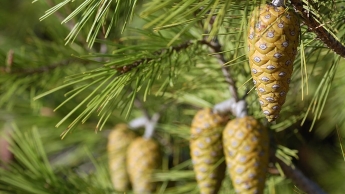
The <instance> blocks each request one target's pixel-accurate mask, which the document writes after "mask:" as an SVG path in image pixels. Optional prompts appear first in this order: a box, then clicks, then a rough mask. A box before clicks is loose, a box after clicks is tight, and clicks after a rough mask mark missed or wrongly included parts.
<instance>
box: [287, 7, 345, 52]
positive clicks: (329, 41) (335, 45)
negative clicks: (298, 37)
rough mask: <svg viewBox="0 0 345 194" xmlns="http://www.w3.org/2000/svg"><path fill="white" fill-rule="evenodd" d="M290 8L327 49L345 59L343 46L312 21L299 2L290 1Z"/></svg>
mask: <svg viewBox="0 0 345 194" xmlns="http://www.w3.org/2000/svg"><path fill="white" fill-rule="evenodd" d="M291 4H292V6H293V7H294V8H295V10H296V11H297V12H298V13H299V14H300V15H301V16H302V18H303V21H304V23H305V24H306V25H307V26H308V28H309V29H310V30H311V31H313V32H314V33H315V34H316V35H317V37H318V38H319V39H320V40H322V42H323V43H324V44H326V45H327V46H328V48H330V49H332V50H333V51H334V52H335V53H337V54H338V55H340V56H342V57H343V58H345V46H344V45H343V44H342V43H340V42H339V41H338V40H337V39H336V38H335V37H334V36H333V35H332V34H331V33H329V32H328V31H327V30H326V28H325V27H324V26H323V25H322V24H320V23H319V22H318V21H317V20H315V19H314V16H313V14H310V13H309V12H308V10H306V9H304V8H303V3H302V1H301V0H291Z"/></svg>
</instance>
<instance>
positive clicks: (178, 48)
mask: <svg viewBox="0 0 345 194" xmlns="http://www.w3.org/2000/svg"><path fill="white" fill-rule="evenodd" d="M191 45H193V43H192V42H191V41H186V42H184V43H182V44H179V45H177V46H172V47H170V48H164V49H160V50H158V51H156V52H154V53H153V54H154V55H158V56H159V55H161V54H162V53H164V52H169V51H170V52H171V51H175V52H179V51H181V50H183V49H186V48H188V47H189V46H191ZM154 59H157V58H152V57H144V58H141V59H139V60H137V61H134V62H133V63H130V64H127V65H124V66H122V67H117V68H116V70H117V71H119V72H120V73H121V74H124V73H127V72H128V71H130V70H132V69H134V68H136V67H138V66H139V65H141V64H143V63H147V62H150V61H152V60H154ZM158 59H160V58H158Z"/></svg>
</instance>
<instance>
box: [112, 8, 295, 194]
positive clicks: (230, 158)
mask: <svg viewBox="0 0 345 194" xmlns="http://www.w3.org/2000/svg"><path fill="white" fill-rule="evenodd" d="M299 33H300V27H299V23H298V18H297V17H296V16H295V15H294V13H292V12H291V11H289V10H287V9H286V8H285V7H283V6H274V5H270V4H266V5H261V6H259V7H258V8H256V9H255V10H254V11H253V14H252V15H251V20H250V22H249V30H248V36H247V37H248V39H247V43H248V57H249V65H250V67H251V74H252V77H253V82H254V85H255V87H256V90H257V93H258V95H259V102H260V104H261V108H262V112H263V114H264V115H265V116H266V118H267V119H268V121H270V122H271V121H274V120H275V119H277V118H278V115H279V112H280V110H281V107H282V105H283V104H284V102H285V97H286V94H287V92H288V90H289V83H290V79H291V75H292V70H293V69H292V68H293V61H294V58H295V56H296V54H297V46H298V43H299ZM226 122H227V120H226V119H224V118H223V117H222V116H220V115H217V114H215V113H213V112H212V110H211V109H203V110H200V111H199V112H198V113H197V114H196V115H195V117H194V119H193V122H192V127H191V139H190V150H191V157H192V162H193V166H194V171H195V175H196V180H197V183H198V187H199V190H200V193H201V194H216V193H218V191H219V189H220V187H221V182H222V180H223V178H224V176H225V169H228V172H229V175H230V177H231V179H232V184H233V186H234V188H235V191H236V192H237V193H253V194H254V193H255V194H260V193H263V190H264V187H265V176H266V171H267V165H268V158H269V153H268V149H269V138H268V132H267V129H266V128H265V127H264V126H263V125H262V124H261V123H260V122H259V121H258V120H256V119H255V118H254V117H251V116H245V117H243V118H235V119H233V120H230V121H229V122H227V124H226ZM108 151H109V165H110V171H111V174H112V179H113V185H114V187H115V189H116V190H117V191H125V190H127V189H128V187H129V185H130V183H132V187H133V190H134V192H135V193H140V194H145V193H152V192H153V191H154V189H155V185H154V184H153V183H152V182H151V181H150V176H151V173H152V171H153V169H156V168H157V167H158V166H159V161H160V154H159V147H158V145H157V143H156V142H155V141H153V140H151V139H144V138H142V137H136V135H135V134H134V133H133V132H132V131H130V130H128V128H127V126H126V125H123V124H122V125H117V126H116V130H114V131H113V132H111V134H110V136H109V143H108ZM224 157H225V162H224V161H223V162H222V159H223V158H224ZM138 161H140V162H138Z"/></svg>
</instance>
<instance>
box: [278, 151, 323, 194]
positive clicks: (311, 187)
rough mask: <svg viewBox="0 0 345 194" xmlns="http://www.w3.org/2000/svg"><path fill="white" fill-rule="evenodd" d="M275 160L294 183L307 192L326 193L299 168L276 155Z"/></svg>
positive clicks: (312, 193)
mask: <svg viewBox="0 0 345 194" xmlns="http://www.w3.org/2000/svg"><path fill="white" fill-rule="evenodd" d="M274 160H275V161H276V162H277V163H278V164H279V165H280V167H281V169H282V170H283V172H284V174H285V175H286V176H287V177H288V178H290V179H291V180H292V181H293V182H294V184H295V185H296V186H297V187H298V188H299V189H301V190H302V191H304V192H305V193H307V194H326V192H324V191H323V190H322V189H321V188H320V187H319V186H318V185H317V184H316V183H315V182H313V181H312V180H310V179H309V178H308V177H306V176H305V175H304V174H303V173H302V172H301V171H300V170H299V169H298V168H296V167H294V166H289V165H287V164H285V163H284V162H283V161H281V160H280V159H279V158H277V157H274Z"/></svg>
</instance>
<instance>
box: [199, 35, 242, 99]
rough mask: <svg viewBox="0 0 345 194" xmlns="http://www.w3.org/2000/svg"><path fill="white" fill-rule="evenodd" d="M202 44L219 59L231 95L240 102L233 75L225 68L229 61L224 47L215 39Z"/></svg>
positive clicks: (203, 41)
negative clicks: (224, 53) (224, 52)
mask: <svg viewBox="0 0 345 194" xmlns="http://www.w3.org/2000/svg"><path fill="white" fill-rule="evenodd" d="M200 43H201V44H205V45H207V46H208V47H209V48H210V50H211V52H212V54H213V55H214V56H215V57H216V58H217V59H218V62H219V64H220V65H221V68H222V73H223V75H224V78H225V81H226V82H227V83H228V84H229V90H230V93H231V96H232V97H233V98H234V99H235V101H236V102H237V101H238V100H239V97H238V93H237V87H236V84H235V81H234V79H233V78H232V75H231V73H230V71H229V68H228V67H227V66H225V65H226V64H227V60H226V59H225V57H224V55H223V54H222V53H223V50H222V46H221V45H220V43H219V41H218V39H217V38H213V40H212V41H210V42H208V41H207V40H206V39H204V40H202V41H200Z"/></svg>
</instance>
